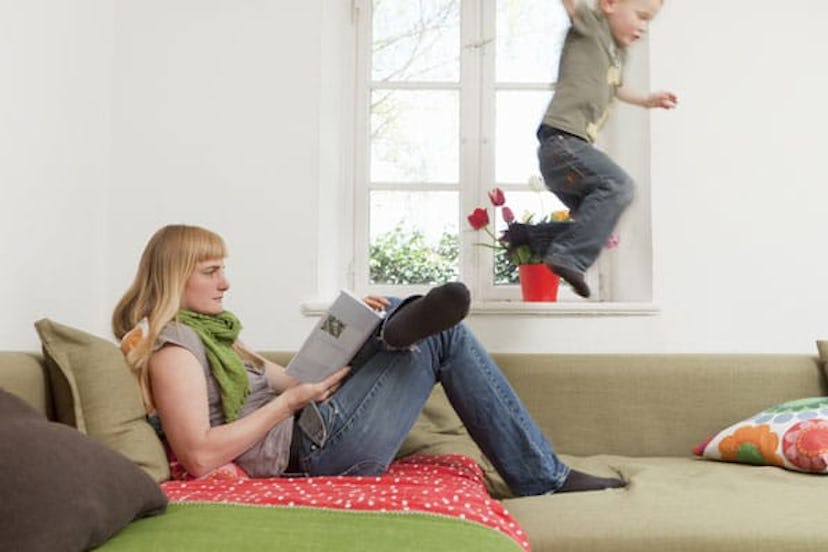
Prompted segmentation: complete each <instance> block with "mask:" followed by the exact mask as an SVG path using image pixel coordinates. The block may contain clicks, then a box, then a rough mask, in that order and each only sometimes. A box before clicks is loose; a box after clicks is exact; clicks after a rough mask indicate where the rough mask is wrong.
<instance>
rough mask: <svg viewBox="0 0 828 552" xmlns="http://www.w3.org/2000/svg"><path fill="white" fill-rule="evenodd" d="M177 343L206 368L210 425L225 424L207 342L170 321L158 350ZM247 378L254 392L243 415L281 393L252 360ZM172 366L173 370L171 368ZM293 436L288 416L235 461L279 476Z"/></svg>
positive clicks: (252, 471)
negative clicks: (205, 343)
mask: <svg viewBox="0 0 828 552" xmlns="http://www.w3.org/2000/svg"><path fill="white" fill-rule="evenodd" d="M168 344H169V345H177V346H179V347H183V348H184V349H187V350H188V351H190V352H191V353H193V355H195V357H196V359H197V360H198V362H199V363H200V364H201V366H202V368H203V369H204V379H205V380H206V382H207V402H208V404H209V407H210V426H218V425H222V424H224V423H225V420H224V412H223V411H222V408H221V394H220V392H219V386H218V383H217V382H216V380H215V378H214V377H213V374H212V372H211V371H210V363H209V361H208V360H207V353H206V351H205V350H204V344H203V343H202V342H201V339H200V338H199V337H198V334H196V333H195V331H194V330H193V329H192V328H190V327H189V326H186V325H184V324H179V323H177V322H170V323H169V324H167V325H166V326H164V329H163V330H161V334H160V335H159V336H158V340H157V341H156V342H155V348H154V349H155V350H158V349H160V348H161V347H163V346H164V345H168ZM244 365H245V368H247V379H248V382H249V385H250V394H249V395H248V396H247V401H246V402H245V403H244V406H242V408H241V410H240V411H239V418H243V417H244V416H247V415H248V414H250V413H251V412H254V411H256V410H257V409H259V408H260V407H261V406H262V405H264V404H266V403H268V402H269V401H271V400H272V399H273V397H275V396H276V395H277V393H276V392H275V391H273V389H271V387H270V385H269V384H268V382H267V377H266V376H265V374H264V372H263V371H261V370H259V369H258V368H256V367H255V366H253V365H252V364H250V363H247V362H245V364H244ZM171 369H173V368H172V367H171ZM292 436H293V418H292V417H290V418H287V419H286V420H283V421H282V422H279V423H278V424H276V425H275V426H273V427H272V428H271V429H270V431H269V432H268V433H267V435H265V436H264V438H263V439H262V440H261V441H259V442H258V443H256V444H254V445H253V446H252V447H250V448H249V449H247V450H246V451H245V452H243V453H242V454H241V455H240V456H238V457H236V458H235V460H234V462H235V463H236V464H238V465H239V467H241V468H242V469H243V470H244V471H246V472H247V473H248V474H249V475H250V477H278V476H280V475H281V474H282V472H284V471H285V469H286V468H287V465H288V460H289V457H290V440H291V437H292Z"/></svg>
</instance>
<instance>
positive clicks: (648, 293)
mask: <svg viewBox="0 0 828 552" xmlns="http://www.w3.org/2000/svg"><path fill="white" fill-rule="evenodd" d="M486 2H488V0H471V1H468V0H467V1H464V2H462V3H461V6H462V7H461V10H462V13H461V26H462V31H461V40H462V37H463V36H468V35H472V36H474V40H467V42H466V44H465V45H464V46H463V47H462V48H461V74H462V75H463V76H462V78H461V82H460V83H458V84H457V85H455V86H451V85H436V86H435V85H434V84H433V83H426V86H427V88H429V89H434V88H440V87H443V88H446V89H458V90H460V95H461V97H460V110H461V113H460V126H461V129H462V130H461V132H462V131H465V134H463V135H462V136H461V139H460V148H461V153H460V167H459V171H460V180H459V186H460V188H461V191H460V213H458V217H459V228H460V263H461V267H460V270H461V275H462V276H461V278H462V279H463V281H464V282H465V283H466V284H467V285H469V287H470V288H471V289H472V292H473V297H474V298H475V303H474V305H473V311H477V312H481V313H500V312H503V313H530V314H532V313H548V312H553V313H554V312H558V313H564V314H572V313H574V314H579V313H585V314H594V313H597V314H615V313H618V314H649V313H655V312H657V311H658V309H657V307H656V306H655V305H654V303H653V285H652V284H653V279H652V237H651V234H652V231H651V228H652V226H651V221H650V183H649V154H650V151H649V117H648V115H647V113H646V111H645V110H638V109H636V110H634V111H631V108H627V107H619V108H616V113H615V114H614V116H613V118H611V120H610V123H609V124H608V125H607V128H606V129H605V130H604V132H603V135H602V143H601V147H603V148H604V149H605V150H607V151H608V153H610V154H611V155H612V157H613V158H614V159H615V160H616V161H618V162H619V164H621V165H622V166H624V167H625V168H626V169H627V170H628V171H629V172H630V173H631V174H632V176H633V177H634V179H635V180H636V184H637V199H636V201H635V202H634V203H633V206H631V207H630V209H628V212H627V213H625V215H624V217H623V218H622V221H621V222H620V223H619V233H620V234H621V237H622V243H621V246H620V247H619V248H618V250H616V251H612V252H609V253H608V254H604V255H602V257H601V258H600V259H599V261H598V263H596V266H595V267H594V268H593V269H592V270H590V273H589V274H590V276H591V278H592V279H591V283H592V285H593V288H594V290H595V292H594V294H593V295H594V298H593V300H592V301H583V300H580V299H578V298H576V296H575V295H574V294H573V293H572V292H571V290H569V289H568V287H567V286H565V285H562V286H561V291H560V293H559V302H557V303H539V304H538V303H524V302H522V301H520V300H519V289H518V286H494V285H493V284H492V282H491V278H488V277H487V276H488V275H487V274H484V273H483V271H484V270H485V271H488V270H489V267H490V266H491V262H492V261H491V257H492V254H491V251H490V250H489V249H487V248H482V247H475V246H474V245H473V244H474V243H475V242H476V241H478V240H480V239H481V237H482V235H481V234H480V233H478V232H474V231H471V230H470V229H469V228H468V226H467V224H466V222H465V215H466V214H468V213H470V212H471V211H472V210H473V209H474V208H475V207H477V206H486V205H488V199H487V196H486V192H487V190H488V189H490V188H491V187H493V186H494V184H493V182H494V177H495V176H494V170H495V167H494V141H493V140H492V139H491V138H490V137H491V136H493V135H494V124H495V122H494V106H493V105H490V104H493V102H494V99H495V96H494V90H495V86H496V84H495V83H494V81H493V76H494V70H493V69H492V70H491V71H488V72H487V71H484V70H483V69H482V67H481V65H482V64H483V63H485V62H486V61H488V60H490V59H491V58H492V57H493V47H494V43H493V41H492V40H490V39H487V38H485V37H489V38H491V37H492V36H493V34H494V28H495V21H494V19H495V13H494V12H495V10H494V9H485V7H484V4H485V3H486ZM370 4H371V0H352V22H353V32H354V37H353V38H354V44H355V54H354V55H353V59H352V65H353V67H354V72H353V75H354V77H353V87H352V90H353V98H352V100H353V104H352V105H353V106H354V109H353V110H352V111H351V113H350V117H347V116H346V117H345V118H344V119H345V120H343V124H344V125H345V126H346V127H347V126H349V125H350V126H352V128H353V134H350V133H349V132H347V128H343V131H344V132H343V136H344V137H345V141H346V142H347V143H346V144H344V145H343V151H345V152H347V153H349V154H350V156H351V159H352V160H353V165H352V166H351V167H348V168H347V169H348V170H346V171H344V172H345V173H346V174H348V175H349V177H350V178H349V179H352V180H351V182H350V186H348V188H349V189H350V190H351V191H352V192H353V198H354V201H353V204H352V205H353V208H352V210H346V215H345V216H346V218H350V217H351V216H352V217H353V220H352V222H353V224H352V226H351V229H352V231H353V233H352V235H351V236H350V237H351V238H353V239H352V242H351V244H347V245H346V244H343V249H342V250H344V251H350V252H351V253H352V255H351V256H350V260H349V261H343V262H345V264H346V265H347V266H346V268H347V281H346V285H347V286H348V287H350V288H352V289H354V290H356V291H357V293H361V294H363V295H364V294H388V295H406V294H409V293H422V292H424V291H425V289H426V287H425V286H381V285H371V284H369V278H368V260H369V259H368V252H369V226H370V221H369V216H370V212H369V210H370V184H369V178H370V158H369V156H370V113H369V98H370V91H371V85H370V82H369V78H370V77H369V75H370V61H371V5H370ZM636 49H637V52H636V55H634V56H632V57H631V63H630V66H629V67H628V68H627V72H626V80H627V82H628V83H631V82H633V83H635V84H636V85H637V84H638V83H643V84H642V86H645V85H646V84H648V83H647V80H648V79H647V77H648V63H647V61H648V60H647V58H648V55H647V53H648V45H647V44H646V42H645V43H644V44H641V45H638V46H636ZM478 50H479V51H482V53H483V55H482V56H478V55H477V53H476V51H478ZM490 63H491V64H492V65H493V61H490ZM471 79H473V82H479V83H480V87H481V88H482V89H483V90H485V91H487V92H486V93H484V94H482V95H478V94H476V93H475V92H473V91H472V90H471V88H472V87H469V86H466V87H465V88H464V87H463V83H467V82H470V81H471ZM345 80H347V79H345ZM412 87H416V84H411V83H406V84H401V85H399V88H412ZM547 88H549V87H548V85H547ZM498 89H537V85H535V84H529V85H526V84H514V85H505V86H503V85H501V86H498ZM478 114H483V115H482V116H479V115H478ZM621 128H623V129H624V138H625V140H617V139H616V136H619V135H620V129H621ZM631 135H632V136H635V139H634V140H632V141H631V140H630V139H629V138H630V136H631ZM630 143H633V144H635V147H629V146H626V147H625V146H624V144H630ZM470 182H471V183H477V184H476V185H472V184H469V183H470ZM501 187H503V188H504V189H505V190H506V191H507V194H508V190H509V189H510V188H509V186H505V185H502V186H501ZM401 188H403V189H406V190H416V189H437V188H438V185H421V186H413V185H405V186H401ZM439 189H449V188H446V187H445V186H443V187H441V188H439ZM346 234H347V233H346ZM342 238H343V239H344V238H345V236H342ZM478 267H481V268H478ZM483 267H485V268H483ZM570 299H571V300H570Z"/></svg>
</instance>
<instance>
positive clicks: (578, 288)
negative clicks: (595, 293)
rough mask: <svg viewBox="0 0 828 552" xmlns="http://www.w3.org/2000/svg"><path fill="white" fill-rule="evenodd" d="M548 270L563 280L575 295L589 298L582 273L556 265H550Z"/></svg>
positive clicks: (587, 287)
mask: <svg viewBox="0 0 828 552" xmlns="http://www.w3.org/2000/svg"><path fill="white" fill-rule="evenodd" d="M549 268H551V269H552V272H554V273H555V274H557V275H558V276H560V277H561V278H563V279H564V280H565V281H566V283H567V284H569V285H570V286H572V289H574V290H575V293H577V294H578V295H580V296H581V297H589V295H590V292H589V286H588V285H587V283H586V280H584V274H583V273H582V272H578V271H577V270H573V269H571V268H566V267H565V266H560V265H556V264H550V265H549Z"/></svg>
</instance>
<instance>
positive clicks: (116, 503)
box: [0, 390, 167, 550]
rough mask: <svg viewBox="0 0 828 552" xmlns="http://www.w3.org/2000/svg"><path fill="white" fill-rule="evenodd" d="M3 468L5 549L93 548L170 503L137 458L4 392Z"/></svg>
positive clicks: (0, 405) (0, 411) (0, 511)
mask: <svg viewBox="0 0 828 552" xmlns="http://www.w3.org/2000/svg"><path fill="white" fill-rule="evenodd" d="M0 466H2V469H0V489H2V500H0V543H2V548H3V549H4V550H88V549H90V548H94V547H96V546H98V545H100V544H102V543H103V542H104V541H106V540H107V539H108V538H110V537H111V536H112V535H114V534H115V533H117V532H118V531H119V530H120V529H121V528H123V527H124V526H125V525H127V524H128V523H129V522H130V521H132V520H133V519H135V518H137V517H143V516H148V515H153V514H159V513H161V512H163V511H164V509H165V508H166V504H167V498H166V496H165V495H164V493H163V491H162V490H161V488H160V487H159V486H158V484H157V483H156V482H155V481H153V480H152V478H151V477H149V476H148V475H147V474H146V473H144V472H143V471H142V470H141V469H139V468H138V466H136V465H135V464H134V463H132V462H131V461H130V460H128V459H127V458H125V457H124V456H122V455H121V454H118V453H117V452H114V451H112V450H110V449H109V448H107V447H105V446H103V445H101V444H99V443H97V442H95V441H93V440H92V439H90V438H89V437H87V436H85V435H83V434H82V433H80V432H79V431H77V430H76V429H73V428H71V427H69V426H66V425H64V424H60V423H56V422H50V421H48V420H47V419H46V417H45V416H43V415H42V414H40V413H39V412H37V411H36V410H35V409H34V408H32V407H31V406H29V404H27V403H26V402H25V401H24V400H23V399H21V398H19V397H17V396H15V395H12V394H11V393H8V392H6V391H3V390H0Z"/></svg>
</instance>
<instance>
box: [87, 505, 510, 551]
mask: <svg viewBox="0 0 828 552" xmlns="http://www.w3.org/2000/svg"><path fill="white" fill-rule="evenodd" d="M98 550H102V551H105V552H120V551H127V552H130V551H135V552H147V551H159V552H160V551H168V550H169V551H173V550H174V551H176V552H179V551H187V550H193V551H195V550H197V551H205V550H208V551H209V550H216V551H218V550H222V551H225V550H232V551H234V552H235V551H244V550H255V551H257V552H258V551H262V550H290V551H302V550H325V551H332V550H336V551H337V552H340V551H346V552H347V551H354V552H357V551H358V552H363V551H366V550H380V551H386V550H388V551H399V550H410V551H412V552H415V551H416V552H421V551H422V550H445V551H447V552H448V551H451V552H463V551H468V552H488V551H492V552H500V551H505V552H517V551H520V550H521V548H520V546H518V544H517V543H516V542H515V541H514V540H512V539H511V538H509V537H508V536H506V535H504V534H502V533H499V532H497V531H495V530H493V529H489V528H487V527H484V526H482V525H478V524H476V523H471V522H468V521H464V520H461V519H452V518H446V517H441V516H436V515H430V514H419V513H379V512H358V511H345V510H325V509H316V508H289V507H264V506H245V505H238V504H205V503H170V504H169V506H168V507H167V512H166V514H163V515H161V516H156V517H151V518H145V519H140V520H137V521H134V522H132V523H131V524H129V525H128V526H127V527H126V528H125V529H123V530H122V531H121V532H120V533H118V534H117V535H115V536H114V537H113V538H112V539H110V540H109V541H108V542H107V543H106V544H104V545H103V546H102V547H100V548H98Z"/></svg>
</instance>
